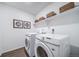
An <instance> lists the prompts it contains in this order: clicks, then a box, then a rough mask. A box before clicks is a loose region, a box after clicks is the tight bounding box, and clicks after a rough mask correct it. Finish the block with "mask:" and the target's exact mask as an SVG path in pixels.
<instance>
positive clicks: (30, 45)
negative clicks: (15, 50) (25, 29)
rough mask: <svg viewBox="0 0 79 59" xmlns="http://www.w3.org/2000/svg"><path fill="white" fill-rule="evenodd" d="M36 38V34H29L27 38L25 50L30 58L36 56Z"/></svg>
mask: <svg viewBox="0 0 79 59" xmlns="http://www.w3.org/2000/svg"><path fill="white" fill-rule="evenodd" d="M35 36H36V33H29V34H27V35H26V38H25V50H26V51H27V53H28V55H29V56H30V57H33V56H35V52H34V45H35Z"/></svg>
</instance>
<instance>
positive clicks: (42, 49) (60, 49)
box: [35, 34, 70, 57]
mask: <svg viewBox="0 0 79 59" xmlns="http://www.w3.org/2000/svg"><path fill="white" fill-rule="evenodd" d="M36 37H37V38H36V41H35V56H36V57H68V56H69V55H70V45H69V37H68V36H64V35H55V34H52V35H37V36H36Z"/></svg>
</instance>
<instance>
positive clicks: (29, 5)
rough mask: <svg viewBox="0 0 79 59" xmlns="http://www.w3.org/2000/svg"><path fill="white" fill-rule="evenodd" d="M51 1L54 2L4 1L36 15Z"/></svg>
mask: <svg viewBox="0 0 79 59" xmlns="http://www.w3.org/2000/svg"><path fill="white" fill-rule="evenodd" d="M51 3H52V2H3V4H6V5H8V6H11V7H15V8H18V9H20V10H22V11H25V12H28V13H30V14H32V15H35V16H36V15H37V14H38V13H39V12H40V11H41V10H42V9H44V8H45V7H46V6H48V5H49V4H51Z"/></svg>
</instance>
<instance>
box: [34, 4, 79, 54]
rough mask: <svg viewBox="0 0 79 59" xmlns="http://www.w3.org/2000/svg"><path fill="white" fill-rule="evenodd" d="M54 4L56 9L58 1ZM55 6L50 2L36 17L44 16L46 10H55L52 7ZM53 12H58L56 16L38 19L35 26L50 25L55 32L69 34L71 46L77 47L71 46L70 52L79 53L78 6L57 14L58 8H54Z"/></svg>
mask: <svg viewBox="0 0 79 59" xmlns="http://www.w3.org/2000/svg"><path fill="white" fill-rule="evenodd" d="M56 4H57V5H56ZM56 4H54V5H55V6H57V9H58V7H59V6H58V5H59V4H60V3H56ZM62 4H63V3H62ZM62 4H61V5H62ZM61 5H60V6H61ZM78 5H79V4H78ZM55 6H53V4H52V5H50V6H48V7H46V8H45V9H44V10H42V11H41V12H40V13H39V14H38V15H37V16H36V18H39V17H40V16H45V17H46V14H47V13H48V12H51V10H55V9H53V7H55ZM55 8H56V7H55ZM55 12H56V13H57V14H58V15H57V16H54V17H50V18H48V19H45V21H40V22H38V23H36V25H35V27H36V28H39V27H52V28H54V29H55V32H54V33H56V34H67V35H69V36H70V43H71V46H75V47H77V48H78V49H76V48H73V49H72V51H71V52H72V54H74V51H75V54H77V55H79V52H78V51H79V7H76V8H74V9H71V10H70V11H67V12H64V13H61V14H59V11H58V10H55ZM41 22H42V23H41ZM43 22H44V24H43ZM49 30H50V29H49ZM71 48H72V47H71Z"/></svg>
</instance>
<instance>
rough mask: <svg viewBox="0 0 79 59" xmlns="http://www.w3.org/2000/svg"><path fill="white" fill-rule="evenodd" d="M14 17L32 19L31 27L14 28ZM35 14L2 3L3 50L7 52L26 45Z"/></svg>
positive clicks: (0, 10) (0, 13)
mask: <svg viewBox="0 0 79 59" xmlns="http://www.w3.org/2000/svg"><path fill="white" fill-rule="evenodd" d="M13 19H20V20H24V21H30V22H31V23H32V24H31V27H32V28H31V29H16V28H13ZM33 22H34V16H32V15H30V14H28V13H26V12H23V11H21V10H18V9H15V8H12V7H9V6H6V5H2V4H0V34H1V37H0V45H1V42H2V47H0V48H2V51H1V50H0V51H1V52H6V51H10V50H13V49H17V48H20V47H24V40H25V35H26V33H29V32H30V31H31V30H33V29H34V28H33ZM1 32H2V33H1Z"/></svg>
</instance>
